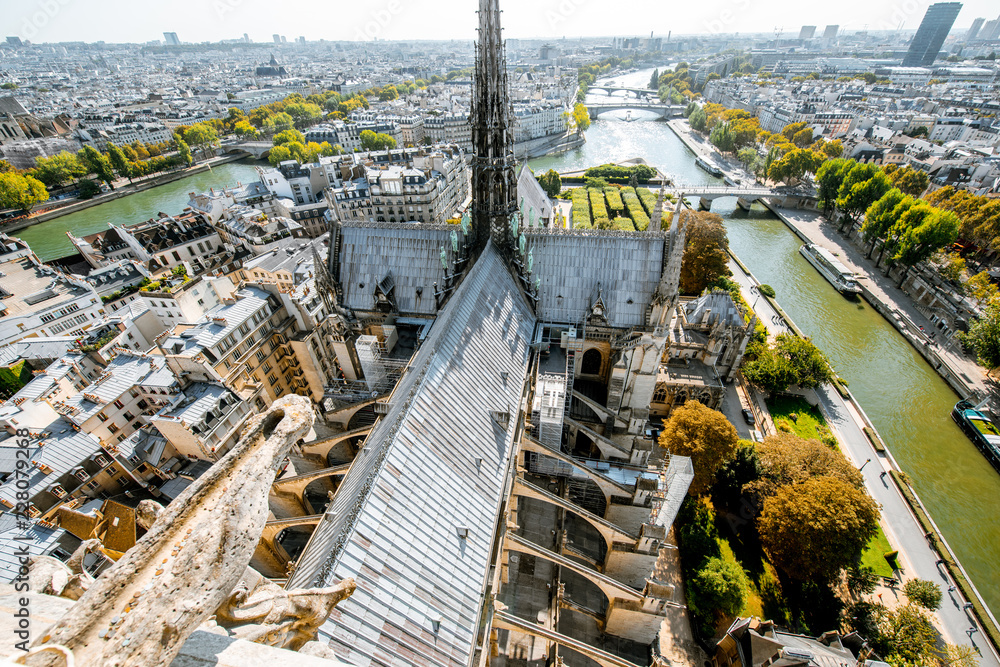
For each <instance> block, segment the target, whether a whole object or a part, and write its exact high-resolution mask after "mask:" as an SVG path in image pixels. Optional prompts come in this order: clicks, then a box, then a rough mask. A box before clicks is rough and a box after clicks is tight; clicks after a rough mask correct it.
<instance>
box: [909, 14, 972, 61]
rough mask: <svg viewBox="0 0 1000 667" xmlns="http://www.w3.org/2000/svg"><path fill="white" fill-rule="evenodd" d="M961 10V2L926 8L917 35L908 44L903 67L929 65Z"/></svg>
mask: <svg viewBox="0 0 1000 667" xmlns="http://www.w3.org/2000/svg"><path fill="white" fill-rule="evenodd" d="M961 9H962V3H961V2H937V3H935V4H933V5H931V6H930V7H928V8H927V13H926V14H924V20H923V21H921V22H920V27H919V28H918V29H917V34H916V35H914V36H913V41H912V42H910V50H909V51H907V52H906V57H905V58H903V67H926V66H928V65H931V64H932V63H933V62H934V59H935V58H937V55H938V53H939V52H940V51H941V45H942V44H944V40H945V38H946V37H947V36H948V33H949V32H951V26H952V25H954V23H955V18H956V17H957V16H958V12H959V11H961Z"/></svg>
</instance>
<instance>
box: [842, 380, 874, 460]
mask: <svg viewBox="0 0 1000 667" xmlns="http://www.w3.org/2000/svg"><path fill="white" fill-rule="evenodd" d="M834 385H836V383H834ZM861 430H863V431H864V432H865V436H867V438H868V442H870V443H872V447H874V448H875V451H876V452H879V453H881V452H884V451H885V445H883V444H882V439H881V438H879V437H878V434H877V433H875V431H873V430H872V429H871V427H870V426H865V427H864V428H863V429H861Z"/></svg>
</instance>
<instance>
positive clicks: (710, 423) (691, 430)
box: [659, 401, 739, 495]
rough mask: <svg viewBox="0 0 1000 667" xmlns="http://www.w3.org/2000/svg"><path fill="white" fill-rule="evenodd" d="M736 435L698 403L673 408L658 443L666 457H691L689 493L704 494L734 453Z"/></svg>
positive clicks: (718, 414) (721, 418) (720, 416)
mask: <svg viewBox="0 0 1000 667" xmlns="http://www.w3.org/2000/svg"><path fill="white" fill-rule="evenodd" d="M738 442H739V436H738V435H737V434H736V428H735V427H734V426H733V425H732V424H731V423H730V422H729V420H728V419H726V416H725V415H724V414H722V413H721V412H719V411H717V410H713V409H711V408H709V407H707V406H705V405H702V404H701V403H700V402H698V401H688V402H687V403H685V404H684V405H682V406H680V407H678V408H674V410H673V412H672V413H671V415H670V419H668V420H667V421H666V423H665V424H664V426H663V432H662V433H660V440H659V444H660V447H661V448H663V450H665V453H666V454H676V455H680V456H689V457H691V462H692V464H693V465H694V480H693V481H692V482H691V488H690V490H689V492H690V493H691V494H692V495H697V494H701V493H704V492H705V491H707V490H708V488H709V487H710V486H711V484H712V481H713V480H714V478H715V473H716V471H717V470H718V469H719V467H720V466H721V465H722V464H723V463H725V462H726V461H727V460H729V458H730V457H731V456H732V455H733V452H735V451H736V445H737V443H738Z"/></svg>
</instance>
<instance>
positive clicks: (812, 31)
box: [799, 25, 816, 39]
mask: <svg viewBox="0 0 1000 667" xmlns="http://www.w3.org/2000/svg"><path fill="white" fill-rule="evenodd" d="M815 36H816V26H814V25H804V26H802V29H801V30H799V39H812V38H813V37H815Z"/></svg>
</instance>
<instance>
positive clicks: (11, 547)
mask: <svg viewBox="0 0 1000 667" xmlns="http://www.w3.org/2000/svg"><path fill="white" fill-rule="evenodd" d="M65 532H66V531H64V530H63V529H62V528H55V529H50V528H43V527H42V526H39V525H37V524H34V523H32V525H31V526H30V527H29V528H27V529H20V528H18V527H17V519H16V518H15V517H14V515H12V514H0V583H11V582H13V581H14V577H16V576H17V572H18V570H19V569H20V567H21V563H20V561H19V558H20V557H19V556H18V554H19V553H22V552H21V549H24V548H25V547H26V548H27V549H28V553H29V554H30V555H32V556H42V555H45V554H47V553H48V552H49V551H51V550H52V549H53V548H54V547H55V546H56V544H57V543H58V541H59V538H60V537H62V535H64V534H65Z"/></svg>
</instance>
